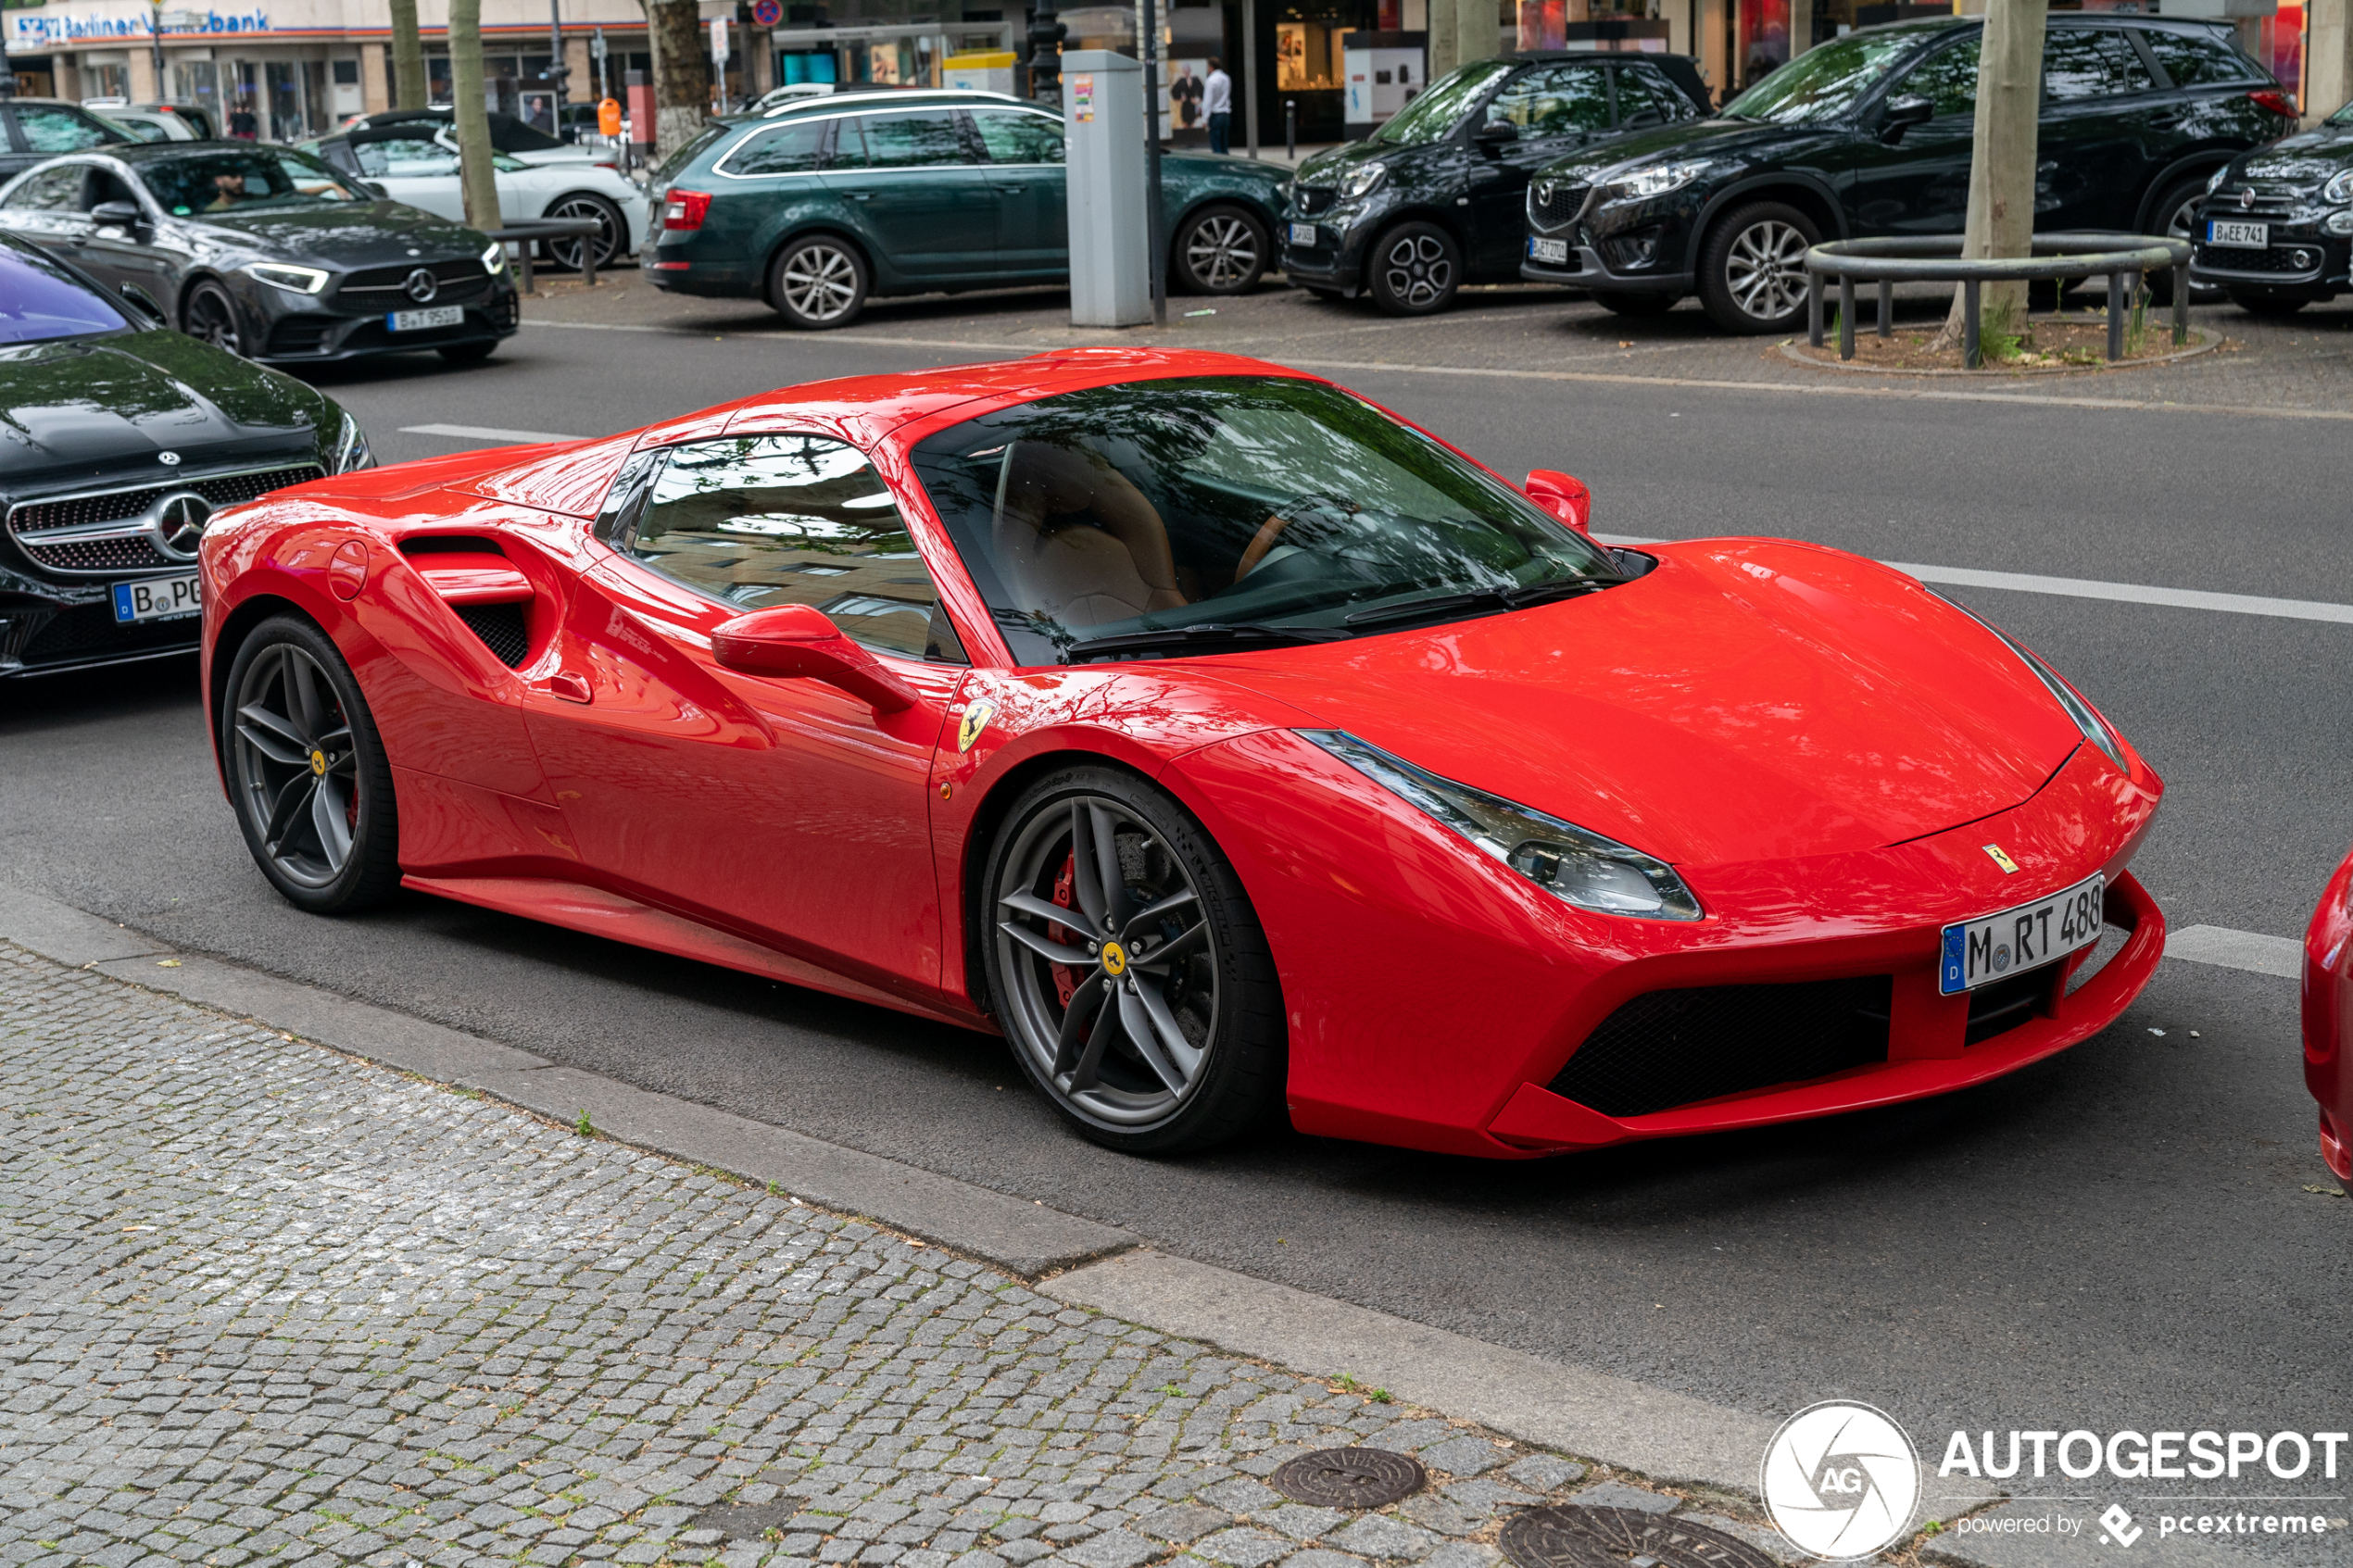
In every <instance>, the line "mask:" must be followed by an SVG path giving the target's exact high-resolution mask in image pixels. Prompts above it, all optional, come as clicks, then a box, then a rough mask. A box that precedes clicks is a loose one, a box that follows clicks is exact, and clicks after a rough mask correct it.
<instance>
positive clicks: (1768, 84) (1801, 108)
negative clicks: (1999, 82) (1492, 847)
mask: <svg viewBox="0 0 2353 1568" xmlns="http://www.w3.org/2000/svg"><path fill="white" fill-rule="evenodd" d="M1923 42H1924V40H1923V39H1922V38H1921V36H1920V34H1919V32H1918V31H1912V30H1909V29H1902V30H1896V31H1886V32H1881V31H1878V30H1877V29H1873V30H1872V31H1869V32H1850V33H1848V34H1847V35H1846V36H1845V37H1843V38H1833V39H1831V41H1830V42H1829V43H1827V44H1818V45H1816V46H1815V47H1813V48H1811V49H1808V50H1806V53H1804V54H1802V55H1800V56H1797V58H1795V59H1793V60H1792V61H1790V62H1789V63H1788V64H1787V65H1785V66H1782V67H1780V69H1777V70H1775V71H1774V72H1773V73H1772V74H1771V75H1770V76H1768V77H1767V78H1766V79H1765V80H1764V81H1762V82H1758V83H1757V84H1756V85H1755V86H1754V87H1752V88H1750V89H1749V90H1748V91H1747V92H1745V93H1743V94H1741V95H1740V96H1739V97H1737V98H1734V99H1733V100H1732V101H1731V102H1730V103H1729V104H1726V105H1725V106H1724V118H1725V119H1761V120H1770V121H1772V122H1773V123H1774V124H1777V125H1802V124H1805V123H1806V122H1807V121H1809V120H1818V119H1837V118H1838V117H1839V116H1840V115H1842V114H1844V113H1845V112H1846V111H1847V110H1848V109H1851V108H1853V107H1855V105H1856V102H1857V101H1858V100H1859V99H1861V97H1862V96H1863V94H1866V93H1868V92H1869V91H1870V90H1871V88H1872V87H1873V86H1875V85H1877V83H1878V82H1879V80H1880V78H1881V76H1882V75H1884V74H1885V73H1886V71H1887V69H1888V67H1889V66H1891V65H1892V64H1894V62H1895V61H1896V60H1898V59H1901V58H1904V57H1905V56H1909V55H1910V54H1911V53H1912V52H1913V51H1914V50H1916V49H1918V48H1919V46H1920V44H1922V43H1923Z"/></svg>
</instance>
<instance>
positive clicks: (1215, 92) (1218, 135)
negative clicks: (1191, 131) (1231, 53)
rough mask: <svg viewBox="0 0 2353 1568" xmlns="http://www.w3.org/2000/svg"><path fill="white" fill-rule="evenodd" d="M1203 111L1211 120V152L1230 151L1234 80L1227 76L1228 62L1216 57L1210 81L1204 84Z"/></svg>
mask: <svg viewBox="0 0 2353 1568" xmlns="http://www.w3.org/2000/svg"><path fill="white" fill-rule="evenodd" d="M1201 110H1202V114H1204V115H1206V116H1207V117H1208V119H1209V150H1210V151H1211V152H1213V153H1222V152H1227V151H1228V150H1230V149H1229V148H1228V147H1227V142H1228V140H1229V139H1230V137H1231V134H1232V126H1233V123H1234V79H1233V78H1232V77H1230V76H1227V74H1226V62H1225V61H1223V60H1221V59H1219V58H1217V57H1216V56H1214V55H1213V56H1210V60H1209V80H1208V81H1206V82H1202V94H1201Z"/></svg>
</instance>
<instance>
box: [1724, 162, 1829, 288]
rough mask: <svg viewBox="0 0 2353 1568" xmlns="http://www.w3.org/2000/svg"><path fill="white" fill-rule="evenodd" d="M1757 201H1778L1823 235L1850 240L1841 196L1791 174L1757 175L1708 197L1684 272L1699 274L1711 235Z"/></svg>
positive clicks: (1817, 183) (1801, 176)
mask: <svg viewBox="0 0 2353 1568" xmlns="http://www.w3.org/2000/svg"><path fill="white" fill-rule="evenodd" d="M1753 201H1778V202H1782V203H1785V204H1786V205H1788V206H1790V207H1795V208H1796V209H1797V210H1798V211H1800V212H1802V213H1804V214H1806V217H1808V218H1810V219H1812V220H1814V222H1815V225H1816V227H1818V229H1819V230H1820V231H1821V232H1822V233H1823V234H1824V235H1826V236H1828V237H1830V238H1832V239H1841V240H1843V239H1846V238H1848V237H1849V236H1848V233H1847V227H1846V209H1845V208H1844V207H1842V206H1840V205H1839V200H1838V197H1837V195H1836V194H1834V193H1833V192H1832V191H1831V188H1830V187H1829V186H1828V185H1825V184H1823V183H1821V182H1819V181H1818V180H1814V179H1810V178H1808V177H1806V176H1804V175H1799V174H1793V173H1790V172H1787V171H1783V172H1780V173H1775V174H1755V175H1751V176H1750V177H1749V178H1747V179H1745V180H1743V181H1740V182H1737V183H1735V184H1731V185H1728V186H1726V187H1725V188H1724V189H1723V190H1721V191H1718V192H1717V193H1716V194H1714V195H1712V196H1710V197H1708V199H1707V203H1706V205H1705V206H1704V207H1701V208H1700V212H1699V218H1698V220H1697V221H1695V222H1693V223H1692V232H1691V237H1690V239H1689V240H1688V241H1687V242H1686V248H1685V254H1684V257H1683V269H1682V270H1684V271H1685V272H1697V271H1698V270H1699V258H1700V251H1701V249H1702V248H1703V247H1704V246H1705V245H1706V244H1707V235H1708V231H1709V230H1711V229H1713V228H1714V227H1715V226H1716V223H1717V220H1719V219H1721V218H1722V217H1723V216H1724V214H1726V213H1727V212H1730V211H1731V210H1732V209H1733V208H1734V207H1739V206H1742V205H1743V204H1745V203H1748V202H1753Z"/></svg>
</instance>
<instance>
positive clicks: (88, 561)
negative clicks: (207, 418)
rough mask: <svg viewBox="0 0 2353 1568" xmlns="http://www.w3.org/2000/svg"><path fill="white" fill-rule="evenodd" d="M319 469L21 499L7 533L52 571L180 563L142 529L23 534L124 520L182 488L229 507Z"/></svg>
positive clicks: (181, 563)
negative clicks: (77, 535)
mask: <svg viewBox="0 0 2353 1568" xmlns="http://www.w3.org/2000/svg"><path fill="white" fill-rule="evenodd" d="M322 471H324V470H321V468H320V467H319V465H318V464H316V463H301V464H297V465H295V466H293V467H290V468H278V469H261V470H255V471H253V472H249V473H224V474H214V475H211V476H210V477H203V478H192V479H180V480H173V481H171V482H170V483H164V484H148V485H142V486H140V487H139V488H137V489H132V490H106V491H99V492H94V493H92V494H87V495H64V496H59V497H58V498H57V499H56V500H54V501H26V502H23V503H22V504H20V505H19V506H17V507H14V508H10V510H9V512H8V532H9V533H11V534H13V535H14V536H15V538H16V541H17V546H18V548H19V549H21V550H23V551H24V553H25V554H26V555H28V556H30V557H31V558H32V560H33V562H34V564H36V565H39V566H45V567H49V568H51V569H53V570H55V571H69V572H78V573H94V572H106V571H154V570H156V569H157V568H160V567H182V568H184V567H185V566H187V564H188V563H187V562H186V561H182V560H174V559H172V558H170V556H167V555H165V554H164V553H163V552H162V551H160V550H158V549H157V548H156V546H155V544H154V542H153V541H152V540H150V539H149V538H148V537H147V536H146V535H145V534H143V533H122V534H116V535H114V536H112V537H105V538H96V539H87V538H85V539H74V538H62V539H57V538H53V539H46V540H44V539H40V538H38V537H35V538H27V537H26V535H27V534H34V535H38V534H40V533H45V532H47V531H49V530H51V529H59V528H84V527H100V526H103V525H105V524H107V523H128V522H131V521H133V520H135V519H137V518H139V517H141V516H143V515H144V514H145V512H146V510H147V508H149V507H152V506H154V505H155V504H156V502H157V501H159V500H161V499H162V498H163V497H164V496H166V495H174V494H177V493H178V492H180V491H183V490H193V491H195V493H196V494H197V495H201V496H203V497H204V498H205V499H206V500H208V501H209V502H211V503H212V504H213V505H214V506H215V507H233V506H236V505H238V504H240V503H242V502H245V501H254V500H258V499H260V498H261V497H262V496H264V495H268V494H269V493H270V492H271V491H272V490H283V489H284V488H285V487H286V486H287V485H289V484H300V483H304V482H306V481H308V480H313V479H317V478H318V477H319V476H320V474H321V472H322Z"/></svg>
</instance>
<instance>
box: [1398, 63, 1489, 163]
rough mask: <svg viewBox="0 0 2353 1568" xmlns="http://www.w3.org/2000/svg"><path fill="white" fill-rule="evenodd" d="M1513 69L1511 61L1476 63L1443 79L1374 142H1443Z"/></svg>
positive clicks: (1406, 107)
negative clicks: (1495, 84)
mask: <svg viewBox="0 0 2353 1568" xmlns="http://www.w3.org/2000/svg"><path fill="white" fill-rule="evenodd" d="M1510 69H1512V62H1511V61H1509V60H1475V61H1473V62H1472V63H1471V64H1469V65H1466V66H1465V67H1463V68H1462V69H1459V70H1456V71H1453V72H1451V73H1449V74H1448V75H1445V76H1441V77H1440V78H1439V79H1438V80H1437V81H1436V82H1431V83H1430V84H1429V85H1428V87H1425V88H1423V89H1422V91H1421V93H1420V94H1419V95H1417V96H1416V98H1415V99H1414V101H1413V102H1412V103H1410V104H1407V105H1406V106H1405V107H1403V108H1402V109H1400V110H1398V111H1397V112H1396V113H1395V114H1393V115H1391V116H1390V118H1389V119H1387V120H1386V121H1384V122H1383V123H1382V125H1381V128H1380V129H1379V130H1378V131H1376V132H1373V134H1372V140H1374V141H1376V142H1385V143H1388V144H1390V145H1392V146H1400V147H1405V146H1418V145H1420V144H1422V143H1424V142H1435V141H1438V140H1440V139H1441V138H1442V137H1444V136H1445V135H1446V134H1447V133H1448V132H1452V131H1453V129H1454V127H1455V126H1457V125H1459V124H1461V123H1462V119H1463V115H1464V113H1465V112H1466V111H1467V110H1468V109H1469V108H1470V107H1471V105H1472V104H1473V103H1474V102H1476V101H1477V100H1478V95H1479V94H1482V93H1484V92H1486V91H1487V88H1488V84H1489V83H1491V82H1493V81H1494V80H1495V79H1496V78H1497V77H1499V76H1501V75H1503V74H1504V72H1505V71H1507V70H1510Z"/></svg>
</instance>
